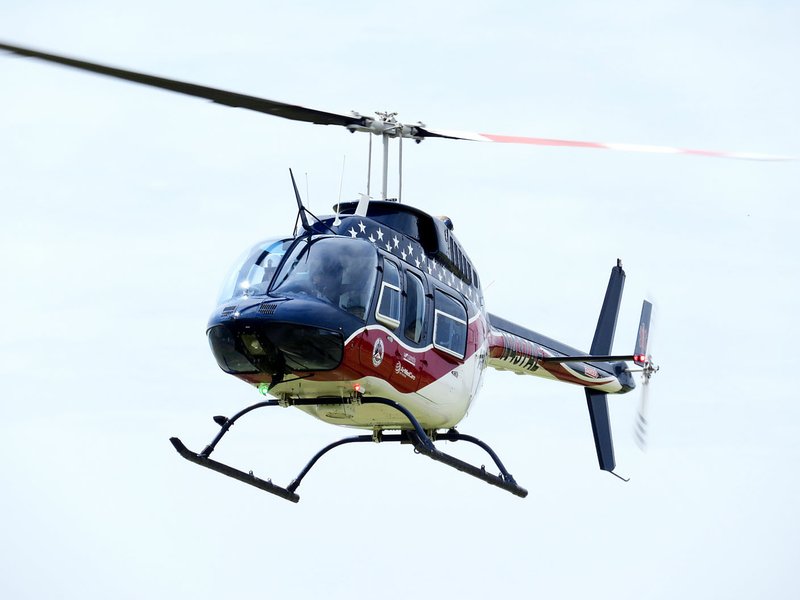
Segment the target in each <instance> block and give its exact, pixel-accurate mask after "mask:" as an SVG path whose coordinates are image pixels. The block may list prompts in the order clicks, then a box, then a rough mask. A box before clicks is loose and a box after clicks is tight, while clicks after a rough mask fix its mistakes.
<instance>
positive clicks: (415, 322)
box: [403, 272, 425, 343]
mask: <svg viewBox="0 0 800 600" xmlns="http://www.w3.org/2000/svg"><path fill="white" fill-rule="evenodd" d="M424 326H425V288H424V287H423V285H422V281H421V280H420V278H419V277H417V276H416V275H414V274H413V273H408V272H407V273H406V324H405V328H404V329H403V334H404V335H405V336H406V338H408V339H409V340H411V341H412V342H415V343H418V342H419V341H420V340H421V339H422V332H423V327H424Z"/></svg>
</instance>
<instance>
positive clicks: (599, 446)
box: [585, 260, 625, 473]
mask: <svg viewBox="0 0 800 600" xmlns="http://www.w3.org/2000/svg"><path fill="white" fill-rule="evenodd" d="M624 287H625V271H623V270H622V262H621V261H619V260H617V266H616V267H614V268H613V269H611V278H610V279H609V280H608V288H607V289H606V296H605V299H604V300H603V308H602V309H601V310H600V318H599V319H598V320H597V329H595V332H594V339H593V340H592V348H591V350H590V353H591V354H593V355H597V354H611V346H612V344H613V343H614V332H615V331H616V329H617V316H618V315H619V306H620V302H621V301H622V289H623V288H624ZM585 391H586V406H587V407H588V409H589V419H590V420H591V422H592V434H593V435H594V446H595V449H596V450H597V461H598V463H599V464H600V468H601V469H602V470H604V471H609V472H612V473H613V471H614V467H615V466H616V461H615V459H614V442H613V440H612V438H611V422H610V420H609V417H608V402H607V400H606V394H605V393H604V392H598V391H595V390H591V389H589V388H587V389H586V390H585Z"/></svg>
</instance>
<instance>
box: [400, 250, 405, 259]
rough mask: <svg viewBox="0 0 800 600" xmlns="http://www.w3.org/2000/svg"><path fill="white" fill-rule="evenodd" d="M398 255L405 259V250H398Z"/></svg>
mask: <svg viewBox="0 0 800 600" xmlns="http://www.w3.org/2000/svg"><path fill="white" fill-rule="evenodd" d="M400 256H402V257H403V260H405V259H406V253H405V251H404V250H401V251H400Z"/></svg>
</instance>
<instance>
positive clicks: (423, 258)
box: [422, 254, 426, 265]
mask: <svg viewBox="0 0 800 600" xmlns="http://www.w3.org/2000/svg"><path fill="white" fill-rule="evenodd" d="M425 260H426V259H425V255H424V254H423V255H422V264H423V265H424V264H425Z"/></svg>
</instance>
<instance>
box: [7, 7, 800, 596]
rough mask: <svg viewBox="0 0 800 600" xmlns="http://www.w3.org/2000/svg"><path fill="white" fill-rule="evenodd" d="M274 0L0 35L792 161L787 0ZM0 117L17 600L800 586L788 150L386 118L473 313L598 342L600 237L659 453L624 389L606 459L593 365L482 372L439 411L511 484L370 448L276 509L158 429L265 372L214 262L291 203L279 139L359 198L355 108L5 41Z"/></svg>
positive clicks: (241, 433)
mask: <svg viewBox="0 0 800 600" xmlns="http://www.w3.org/2000/svg"><path fill="white" fill-rule="evenodd" d="M164 4H166V6H164ZM287 4H288V3H278V2H256V1H251V2H237V1H231V2H228V3H224V4H223V3H219V2H183V1H181V2H166V3H163V2H155V1H152V0H142V1H139V2H136V3H119V5H117V3H114V2H107V1H105V2H99V1H98V2H91V1H83V0H78V1H76V2H70V3H63V2H55V1H51V2H44V1H41V2H40V1H36V0H33V1H27V2H18V1H16V0H6V1H5V2H3V3H2V5H0V40H2V41H6V42H9V43H16V44H19V45H29V46H32V47H35V48H41V49H44V50H51V51H54V52H61V53H64V54H68V55H73V56H78V57H83V58H86V59H88V60H95V61H99V62H105V63H108V64H112V65H118V66H121V67H127V68H130V69H135V70H141V71H144V72H148V73H153V74H158V75H162V76H166V77H174V78H178V79H183V80H187V81H191V82H196V83H200V84H205V85H210V86H214V87H220V88H225V89H230V90H234V91H238V92H243V93H247V94H252V95H257V96H263V97H266V98H271V99H277V100H283V101H287V102H293V103H299V104H303V105H306V106H311V107H314V108H319V109H323V110H331V111H350V110H357V111H359V112H361V113H363V114H369V113H371V112H372V111H375V110H392V111H397V112H398V113H399V117H398V118H399V119H400V120H401V121H404V122H408V123H415V122H417V121H423V122H424V123H425V124H427V125H428V126H430V127H433V128H444V129H465V130H472V131H481V132H489V133H501V134H516V135H531V136H541V137H561V138H570V139H580V140H595V141H606V142H627V143H640V144H647V143H650V144H659V145H670V146H681V147H687V148H704V149H711V150H731V151H750V152H763V153H773V154H789V155H798V154H800V142H798V139H800V119H799V118H798V106H800V76H798V69H797V60H798V57H799V56H800V37H798V35H797V30H798V26H799V25H800V6H798V4H797V3H794V2H777V1H775V2H759V3H757V2H732V1H728V2H722V1H719V2H712V1H709V2H705V1H701V2H697V1H695V2H688V1H682V0H670V1H669V2H632V1H631V2H605V3H594V2H559V3H557V5H556V3H546V2H498V3H493V4H491V5H489V4H488V3H487V4H485V5H475V6H470V5H468V4H465V3H455V2H444V3H437V2H416V1H412V2H405V3H403V4H402V5H401V4H396V5H381V3H376V2H346V1H345V2H337V3H322V2H298V3H292V6H288V5H287ZM0 140H2V143H0V207H2V216H3V218H2V236H0V281H2V291H3V293H2V300H1V302H2V314H3V315H4V316H5V321H4V324H3V327H2V335H0V402H2V407H3V409H4V410H3V414H4V418H3V419H2V421H0V436H2V437H0V439H1V440H2V448H3V451H2V457H3V458H2V471H3V484H2V488H1V489H2V493H1V494H0V511H2V514H3V515H4V525H3V528H2V529H3V535H2V540H3V542H4V543H3V544H2V550H0V593H1V594H2V596H3V597H4V598H20V599H22V598H46V597H53V598H56V597H57V598H109V597H113V598H182V597H193V598H220V597H226V598H229V597H242V598H250V597H261V596H270V597H272V596H276V597H277V596H279V595H287V596H288V595H291V596H292V597H296V598H321V597H325V598H345V597H347V598H352V597H361V596H365V595H367V594H372V595H380V596H382V597H387V598H408V597H409V596H414V595H418V594H419V595H425V596H434V595H435V596H442V595H448V596H450V595H452V596H453V597H455V596H460V597H466V598H486V597H487V596H489V595H491V596H494V597H506V596H511V595H512V594H513V595H515V596H516V595H525V596H527V597H533V596H534V595H537V596H541V597H547V598H573V597H588V596H591V597H593V598H598V599H602V598H613V599H615V600H616V599H629V598H631V599H632V598H637V599H638V598H659V599H660V598H665V599H666V598H676V597H685V598H709V597H713V598H767V597H770V598H796V597H797V596H798V594H800V585H799V584H798V577H797V575H796V566H797V564H798V563H800V550H798V544H797V540H798V534H800V517H798V511H797V506H798V502H799V501H800V485H799V482H798V474H797V473H798V467H797V465H798V461H800V425H798V423H799V422H800V408H798V406H800V405H799V404H798V402H797V399H796V391H795V387H796V386H795V385H794V377H793V369H794V363H795V360H794V358H793V354H792V352H793V350H794V348H795V347H796V345H797V338H798V334H800V327H799V326H798V323H797V317H796V306H797V295H798V285H797V283H798V268H797V260H798V254H800V253H799V252H798V243H797V231H798V226H800V209H799V208H798V203H797V198H798V193H800V183H798V181H800V177H798V175H800V171H798V169H800V163H798V162H787V163H759V162H745V161H735V160H720V159H708V158H696V157H686V156H669V155H648V154H631V153H623V152H609V151H600V150H577V149H574V150H573V149H561V148H552V149H549V148H536V147H525V146H505V145H498V144H479V143H470V142H454V141H446V140H428V141H425V142H423V143H422V144H420V145H414V144H410V143H407V144H406V145H405V147H404V157H403V158H404V165H405V177H404V181H403V193H404V198H405V199H406V200H407V201H408V202H409V203H411V204H413V205H414V206H418V207H420V208H421V209H423V210H426V211H428V212H430V213H432V214H437V215H438V214H446V215H448V216H450V217H451V218H452V219H453V221H454V223H455V233H456V234H457V236H458V237H459V239H460V240H461V242H462V244H463V245H464V247H465V248H466V250H467V252H468V253H469V255H470V257H471V258H472V260H473V262H474V263H475V265H476V267H477V269H478V271H479V273H480V275H481V279H482V281H483V284H484V287H485V288H486V291H485V294H486V300H487V306H488V308H489V310H490V311H491V312H493V313H496V314H499V315H501V316H503V317H504V318H507V319H510V320H512V321H514V322H517V323H519V324H521V325H524V326H526V327H529V328H531V329H534V330H537V331H540V332H542V333H544V334H547V335H550V336H553V337H555V338H557V339H560V340H562V341H564V342H565V343H568V344H571V345H574V346H578V347H582V348H588V346H589V344H590V341H591V337H592V334H593V332H594V327H595V323H596V319H597V314H598V311H599V309H600V305H601V303H602V298H603V293H604V290H605V285H606V283H607V280H608V275H609V271H610V269H611V267H612V266H613V265H614V264H615V261H616V259H617V258H618V257H619V258H621V259H622V260H623V264H624V266H625V268H626V271H627V274H628V279H627V284H626V289H625V296H624V299H623V305H622V311H621V315H620V321H619V325H618V327H617V342H616V345H615V350H616V351H618V352H630V351H631V350H632V348H633V343H634V338H635V333H636V324H637V321H638V316H639V310H640V305H641V300H642V298H644V297H646V296H647V297H650V298H652V299H653V300H654V301H655V302H656V310H657V317H656V318H657V322H656V330H655V331H654V334H653V339H654V347H653V351H654V353H655V358H656V361H657V362H658V363H659V364H661V365H662V369H661V372H660V373H658V375H657V377H656V378H655V379H654V386H653V387H654V394H653V396H652V399H653V405H652V412H651V421H652V427H651V437H650V447H649V450H648V452H647V453H646V454H641V453H639V451H638V450H637V448H636V446H635V444H634V443H633V436H632V426H633V417H634V414H635V411H636V403H637V399H638V398H637V396H638V394H637V393H633V394H629V395H627V396H619V397H615V398H612V399H611V405H612V421H613V430H614V434H615V441H616V447H617V464H618V471H619V472H621V473H622V474H625V475H629V476H630V477H631V481H630V483H628V484H624V483H622V482H621V481H619V480H617V479H615V478H613V477H611V476H609V475H608V474H607V473H604V472H601V471H599V470H598V469H597V462H596V457H595V453H594V447H593V443H592V435H591V428H590V424H589V419H588V416H587V414H586V408H585V400H584V396H583V393H582V390H581V389H580V388H576V387H572V386H568V385H563V384H555V383H552V382H548V381H541V380H538V379H536V378H532V377H531V378H523V377H516V376H513V375H511V374H507V373H497V372H489V373H488V374H487V376H486V378H485V382H484V388H483V391H482V393H481V395H480V397H479V398H478V401H477V403H476V405H475V406H474V407H473V409H472V411H471V412H470V414H469V416H468V417H467V419H466V420H465V421H464V422H463V423H462V425H461V426H460V430H461V431H463V432H464V433H470V434H472V435H476V436H478V437H480V438H482V439H484V440H486V441H487V442H488V443H490V444H491V445H492V446H493V447H494V448H495V449H496V450H497V452H498V453H499V454H500V456H501V458H502V459H503V461H504V463H505V464H506V466H507V467H508V469H509V470H510V471H511V473H513V475H514V476H515V477H516V479H517V481H518V482H519V483H520V484H521V485H523V486H524V487H526V488H527V489H528V490H529V491H530V495H529V496H528V498H527V499H525V500H521V499H519V498H516V497H514V496H511V495H510V494H507V493H504V492H502V491H500V490H498V489H496V488H493V487H491V486H488V485H486V484H484V483H482V482H480V481H477V480H475V479H472V478H469V477H467V476H465V475H463V474H461V473H458V472H456V471H454V470H452V469H448V468H446V467H444V466H443V465H439V464H437V463H434V462H432V461H430V460H428V459H426V458H424V457H420V456H416V455H414V454H413V452H411V450H410V449H409V448H407V447H402V448H401V447H396V446H393V445H383V446H366V447H364V446H358V447H345V448H342V449H340V450H338V451H336V452H334V453H332V454H331V455H329V456H326V457H325V458H324V459H323V460H322V461H321V462H320V463H319V465H318V467H317V468H316V469H315V470H314V471H312V472H311V474H310V475H309V476H308V478H307V479H306V480H305V481H304V482H303V485H302V486H301V487H300V489H299V493H300V496H301V502H300V503H299V504H298V505H294V504H290V503H288V502H285V501H283V500H280V499H278V498H275V497H272V496H269V495H268V494H265V493H262V492H260V491H258V490H255V489H254V488H250V487H249V486H245V485H242V484H240V483H238V482H235V481H233V480H230V479H227V478H224V477H222V476H219V475H216V474H214V473H211V472H209V471H206V470H203V469H199V468H197V467H196V466H194V465H191V464H190V463H188V462H186V461H184V460H181V458H180V457H179V456H178V455H177V454H176V453H175V452H174V450H173V449H172V447H171V446H170V444H169V442H168V438H169V437H170V436H172V435H178V436H180V437H181V438H182V439H183V440H184V441H185V442H186V444H187V445H188V446H190V447H192V448H198V449H199V448H202V447H203V446H204V445H205V444H206V443H207V442H208V441H209V440H210V439H211V437H213V435H214V433H215V432H216V429H217V428H216V426H215V425H214V423H213V422H212V420H211V417H212V416H213V415H217V414H227V415H230V414H232V413H234V412H235V411H237V410H238V409H239V408H241V407H243V406H246V405H247V404H250V403H252V402H256V401H258V399H259V397H258V395H257V393H256V392H255V391H254V390H253V389H252V388H250V387H248V386H247V385H245V384H243V383H242V382H240V381H238V380H237V379H235V378H233V377H231V376H228V375H225V374H224V373H222V372H221V371H220V370H219V369H218V367H217V366H216V363H215V362H214V360H213V357H212V355H211V353H210V351H209V349H208V344H207V342H206V339H205V324H206V320H207V318H208V316H209V314H210V313H211V311H212V310H213V308H214V302H215V298H216V294H217V291H218V289H219V286H220V285H221V283H222V281H223V279H224V277H225V275H226V271H227V269H228V267H229V265H230V264H231V263H232V261H233V260H234V259H235V258H236V257H237V256H238V255H239V254H240V252H241V251H242V250H243V249H244V248H246V247H247V246H249V245H250V244H252V243H253V242H255V241H258V240H259V239H263V238H267V237H272V236H277V235H283V234H286V233H288V232H290V231H291V228H292V225H293V222H294V216H295V215H294V211H295V206H294V199H293V195H292V191H291V184H290V181H289V178H288V168H289V167H291V168H293V169H294V170H295V173H296V174H299V180H300V187H301V191H302V192H303V194H304V196H306V197H307V198H309V200H310V205H311V209H312V210H313V211H315V212H320V213H324V212H328V211H329V208H330V206H331V205H333V204H334V203H335V202H336V201H337V200H338V199H339V193H340V192H339V190H340V186H341V189H342V192H341V194H342V198H343V199H354V198H356V197H357V194H358V193H359V192H363V191H365V187H366V153H367V143H368V142H367V137H366V136H365V135H363V134H358V135H352V134H349V133H347V132H346V131H344V130H341V129H339V128H333V127H320V126H314V125H309V124H303V123H294V122H290V121H285V120H282V119H277V118H271V117H268V116H266V115H260V114H257V113H252V112H247V111H243V110H237V109H230V108H225V107H221V106H218V105H213V104H211V103H208V102H205V101H202V100H198V99H192V98H188V97H184V96H180V95H177V94H172V93H169V92H164V91H158V90H152V89H148V88H144V87H140V86H136V85H133V84H128V83H125V82H118V81H113V80H109V79H106V78H102V77H97V76H93V75H89V74H84V73H80V72H76V71H72V70H69V69H64V68H59V67H55V66H50V65H47V64H43V63H39V62H37V61H34V60H30V59H23V58H19V57H13V56H10V55H5V54H3V55H0ZM394 151H395V149H394V148H393V150H392V152H394ZM343 165H344V168H343ZM395 184H396V177H395V175H394V174H393V175H392V182H391V185H392V186H394V185H395ZM345 435H348V432H347V431H345V430H342V429H337V428H335V427H332V426H329V425H325V424H323V423H321V422H318V421H316V420H314V419H311V418H309V417H308V416H306V415H304V414H302V413H300V412H299V411H297V410H294V409H288V410H282V409H274V410H264V411H262V414H258V413H255V414H253V415H252V417H249V420H245V421H243V422H241V423H240V424H238V425H237V426H236V428H235V431H234V432H233V434H232V435H231V436H230V437H229V438H226V440H225V441H224V442H223V443H222V444H221V445H220V448H219V450H218V457H219V459H220V460H223V461H225V462H230V463H232V464H235V465H238V466H241V467H242V468H244V469H245V470H249V469H252V470H253V471H254V472H255V473H256V474H257V475H259V476H261V477H263V478H267V477H272V478H273V479H274V480H275V481H276V482H279V483H283V484H286V483H288V482H289V481H290V480H291V479H292V478H293V477H294V476H295V474H296V473H297V471H298V470H299V469H300V468H301V467H302V465H303V464H305V462H306V460H307V459H308V458H309V457H310V456H311V455H312V454H313V453H314V452H315V451H316V450H317V449H318V448H320V447H322V446H323V445H324V444H326V443H328V442H329V441H333V440H335V439H338V438H340V437H344V436H345ZM446 450H447V451H449V452H452V453H456V454H458V455H459V456H463V457H466V458H469V459H471V460H474V461H478V463H479V464H480V462H483V461H484V460H485V459H484V458H483V457H482V456H481V455H480V454H478V453H474V452H473V451H472V450H471V449H470V448H463V447H461V446H459V445H456V444H450V445H448V447H447V448H446Z"/></svg>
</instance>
